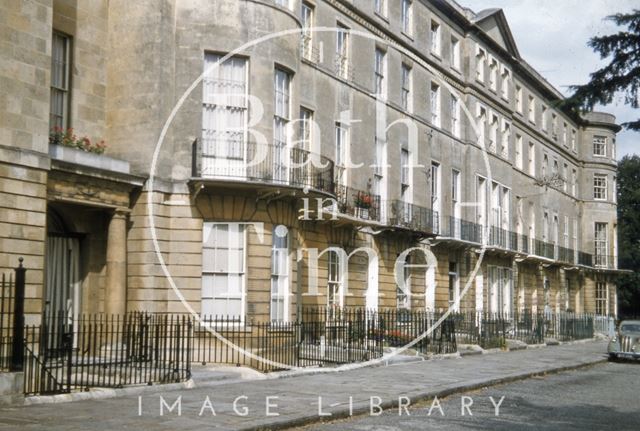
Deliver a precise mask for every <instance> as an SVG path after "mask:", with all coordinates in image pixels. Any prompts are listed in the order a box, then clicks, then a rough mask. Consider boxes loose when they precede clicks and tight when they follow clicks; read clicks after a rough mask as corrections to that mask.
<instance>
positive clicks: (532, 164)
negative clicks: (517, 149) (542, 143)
mask: <svg viewBox="0 0 640 431" xmlns="http://www.w3.org/2000/svg"><path fill="white" fill-rule="evenodd" d="M527 156H528V159H527V160H528V166H527V171H528V173H529V175H531V176H532V177H535V176H536V144H535V142H533V141H529V151H528V152H527Z"/></svg>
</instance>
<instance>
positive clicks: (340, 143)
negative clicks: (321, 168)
mask: <svg viewBox="0 0 640 431" xmlns="http://www.w3.org/2000/svg"><path fill="white" fill-rule="evenodd" d="M335 130H336V133H335V139H336V162H335V168H336V178H337V182H338V183H339V184H342V185H347V173H348V170H347V167H346V160H347V154H348V153H349V130H350V129H349V127H346V126H345V125H344V124H342V123H341V122H339V121H338V122H336V124H335Z"/></svg>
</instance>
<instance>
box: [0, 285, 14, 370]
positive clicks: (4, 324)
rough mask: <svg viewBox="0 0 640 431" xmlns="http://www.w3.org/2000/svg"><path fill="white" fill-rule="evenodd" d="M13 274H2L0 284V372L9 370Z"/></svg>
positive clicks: (11, 338) (11, 339)
mask: <svg viewBox="0 0 640 431" xmlns="http://www.w3.org/2000/svg"><path fill="white" fill-rule="evenodd" d="M13 306H14V284H13V274H11V273H9V274H2V281H1V283H0V371H2V370H9V368H10V363H11V352H12V344H13Z"/></svg>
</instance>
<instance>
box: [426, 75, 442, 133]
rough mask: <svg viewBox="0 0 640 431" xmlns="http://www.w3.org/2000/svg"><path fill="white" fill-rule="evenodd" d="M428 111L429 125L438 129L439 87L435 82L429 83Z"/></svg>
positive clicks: (439, 115) (439, 116)
mask: <svg viewBox="0 0 640 431" xmlns="http://www.w3.org/2000/svg"><path fill="white" fill-rule="evenodd" d="M429 97H430V103H429V106H430V110H431V112H430V113H431V124H433V125H434V126H435V127H440V118H441V114H440V86H439V85H438V84H436V83H435V82H431V86H430V90H429Z"/></svg>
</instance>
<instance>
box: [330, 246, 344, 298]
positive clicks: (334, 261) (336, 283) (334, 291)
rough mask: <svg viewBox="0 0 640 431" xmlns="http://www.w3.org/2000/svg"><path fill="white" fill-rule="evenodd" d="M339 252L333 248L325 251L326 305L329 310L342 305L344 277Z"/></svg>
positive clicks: (342, 263)
mask: <svg viewBox="0 0 640 431" xmlns="http://www.w3.org/2000/svg"><path fill="white" fill-rule="evenodd" d="M345 264H346V262H342V259H340V254H339V253H338V252H336V251H334V250H329V251H328V252H327V307H328V308H329V310H334V309H336V308H338V309H340V308H342V307H344V279H343V270H342V269H343V268H342V265H345Z"/></svg>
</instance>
